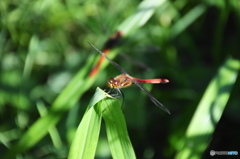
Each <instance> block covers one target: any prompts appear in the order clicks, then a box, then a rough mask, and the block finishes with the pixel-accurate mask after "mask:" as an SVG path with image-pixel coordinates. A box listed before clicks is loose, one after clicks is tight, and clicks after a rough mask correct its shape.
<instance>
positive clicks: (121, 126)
mask: <svg viewBox="0 0 240 159" xmlns="http://www.w3.org/2000/svg"><path fill="white" fill-rule="evenodd" d="M109 97H110V96H109V95H108V94H106V93H105V92H104V91H102V90H101V89H99V88H98V89H97V91H96V93H95V95H94V97H93V99H92V101H91V102H90V104H89V106H88V109H87V111H86V113H85V114H84V117H83V119H82V121H81V123H80V125H79V127H78V129H77V132H76V135H75V137H74V140H73V143H72V145H71V149H70V152H69V156H68V158H69V159H77V158H81V159H91V158H94V156H95V152H96V147H97V142H98V138H99V133H100V128H101V120H102V117H103V118H104V121H105V123H106V129H107V136H108V142H109V145H110V149H111V152H112V155H113V158H123V159H124V158H126V159H127V158H131V159H134V158H136V157H135V154H134V151H133V148H132V144H131V142H130V139H129V136H128V133H127V127H126V122H125V120H124V116H123V113H122V110H121V108H120V105H119V102H118V100H117V99H115V98H109Z"/></svg>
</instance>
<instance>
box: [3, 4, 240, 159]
mask: <svg viewBox="0 0 240 159" xmlns="http://www.w3.org/2000/svg"><path fill="white" fill-rule="evenodd" d="M141 3H142V1H139V0H134V1H127V0H121V1H116V0H108V1H97V0H90V1H82V0H63V1H60V0H37V1H30V0H20V1H14V0H12V1H8V0H1V2H0V14H1V17H0V18H1V25H0V28H1V29H0V143H1V144H0V155H1V156H3V155H4V154H5V153H6V152H8V151H11V148H12V147H13V146H14V145H15V144H16V143H17V142H18V141H19V140H20V139H21V138H22V135H23V134H24V133H25V132H26V131H27V130H28V129H29V128H31V126H32V124H33V123H35V122H36V121H37V120H38V119H40V118H41V116H43V115H44V114H46V113H47V112H48V110H49V109H51V107H52V106H53V105H54V104H53V103H54V101H55V100H56V98H58V99H59V98H61V97H62V96H64V95H61V94H63V93H62V91H63V89H64V88H66V86H67V85H68V84H69V83H70V82H71V81H72V80H73V79H76V76H78V74H79V72H81V71H85V72H86V77H84V78H82V79H79V81H81V82H82V83H86V85H88V87H87V88H85V87H84V88H83V89H82V92H81V93H79V95H78V96H77V97H74V98H76V99H77V100H76V102H75V101H74V102H72V103H71V95H69V94H70V93H66V91H65V93H66V94H68V95H69V103H68V105H66V109H65V110H64V111H63V113H62V114H61V115H60V116H58V117H57V119H56V124H54V125H55V126H54V127H53V129H54V133H53V134H52V135H49V134H46V135H43V137H42V138H41V139H39V140H38V141H36V143H34V144H33V145H31V146H29V147H28V148H26V149H25V150H20V151H21V153H19V154H18V155H16V158H19V159H20V158H25V159H26V158H29V159H31V158H34V159H36V158H66V157H67V155H68V151H69V148H70V146H71V143H72V139H73V137H74V133H75V131H76V129H77V127H78V125H79V123H80V121H81V119H82V116H83V114H84V112H85V109H86V107H87V105H88V103H89V102H90V100H91V98H92V96H93V94H94V92H95V90H96V88H97V87H101V88H102V89H106V88H107V85H106V82H107V80H108V78H109V77H114V76H116V75H119V74H120V72H119V71H118V70H117V69H116V68H114V67H113V66H112V65H107V66H106V67H104V69H101V71H100V72H99V73H98V74H97V75H96V79H95V80H93V81H91V82H89V81H88V78H87V74H88V73H89V72H90V71H91V68H92V67H93V66H94V65H95V62H96V61H97V60H98V58H99V56H100V54H98V53H97V52H96V51H95V50H93V49H92V48H91V46H90V45H89V44H88V41H89V42H91V43H92V44H93V45H95V46H96V47H97V48H99V49H102V48H103V46H104V44H105V42H106V41H107V39H108V38H109V37H110V36H111V35H112V34H114V33H115V32H116V31H117V30H119V29H123V30H120V31H122V32H123V34H124V37H123V38H122V39H121V40H120V43H119V44H118V45H117V46H116V48H117V51H116V53H117V56H115V58H114V61H116V62H117V63H119V64H120V65H121V66H122V67H124V69H125V70H126V71H127V72H128V73H129V74H130V75H132V76H134V77H137V78H159V77H162V78H168V79H169V80H170V83H168V84H160V85H150V84H145V85H144V86H145V87H146V88H147V89H148V90H151V93H152V94H153V95H154V96H155V97H156V98H157V99H158V100H159V101H160V102H162V103H163V104H164V105H165V106H166V107H167V108H168V109H169V110H170V112H171V115H168V114H167V113H165V112H163V111H162V110H161V109H159V108H157V107H155V106H154V104H153V103H152V102H151V101H150V100H149V99H148V98H147V97H146V95H144V93H142V92H141V91H140V90H139V89H138V88H137V87H136V86H131V87H129V88H126V89H123V92H124V95H125V102H124V107H123V112H124V115H125V118H126V122H127V127H128V131H129V136H130V139H131V142H132V144H133V147H134V149H135V153H136V156H137V158H144V159H150V158H177V156H178V155H179V153H181V151H182V150H183V147H184V146H183V145H184V143H185V142H186V140H185V139H186V136H187V133H186V132H187V128H188V127H189V124H190V123H191V121H192V117H193V115H194V113H196V110H197V108H198V106H199V105H200V104H199V103H200V101H201V99H202V97H203V95H204V94H205V93H206V89H207V88H208V86H209V84H210V83H211V81H212V80H213V79H214V77H216V76H217V74H218V70H219V69H220V68H221V67H224V66H225V62H226V61H227V59H230V58H231V59H234V60H236V61H238V60H239V58H240V56H239V54H240V53H239V51H240V29H239V28H240V1H239V0H231V1H227V0H218V1H214V0H204V1H198V0H196V1H186V0H181V1H174V0H172V1H163V3H161V4H158V5H156V8H155V9H154V11H153V13H152V14H151V15H150V16H149V18H146V19H145V20H143V21H144V22H143V23H142V24H141V25H139V22H135V21H133V19H134V18H135V17H134V16H135V13H136V12H137V8H138V7H139V5H140V4H141ZM154 3H156V2H154V1H153V4H154ZM156 4H157V3H156ZM145 5H146V4H145ZM143 7H144V6H143ZM131 16H132V17H131ZM131 18H133V19H131ZM129 19H130V20H129ZM123 23H124V27H121V26H123V25H121V24H123ZM128 27H129V28H131V30H130V31H126V30H124V29H126V28H128ZM110 54H111V52H110V53H109V55H110ZM238 62H239V61H238ZM106 64H108V63H107V62H106V63H105V65H106ZM238 68H239V66H238ZM238 72H239V70H235V76H236V77H235V78H236V80H233V81H232V82H231V83H230V84H229V87H228V88H226V94H227V96H229V98H226V99H225V100H224V102H223V103H226V104H224V106H221V109H220V112H219V113H220V115H219V116H220V117H221V118H220V119H217V120H216V123H215V125H214V127H213V130H212V131H210V133H209V134H207V135H206V136H207V139H206V140H204V141H203V142H205V144H206V145H207V147H204V151H202V150H201V149H202V147H201V138H200V140H199V144H196V145H192V146H194V147H195V148H197V149H198V146H199V152H198V153H197V158H210V155H209V152H210V150H216V151H230V150H231V151H238V152H240V149H239V147H240V144H239V143H240V136H239V134H240V131H239V130H238V127H239V124H240V118H239V112H240V102H239V99H240V92H239V85H240V80H239V76H238ZM224 79H226V80H227V81H228V77H226V78H224ZM224 79H223V80H224ZM73 88H74V87H73ZM68 91H69V92H71V90H68ZM59 96H60V97H59ZM73 96H74V95H73ZM210 96H211V93H210ZM63 99H64V97H63ZM119 100H121V99H119ZM209 102H210V101H209ZM211 102H212V101H211ZM55 105H56V104H55ZM219 107H220V106H219ZM209 113H210V112H209ZM51 119H52V120H54V121H55V117H54V116H53V117H52V118H51ZM201 120H202V118H201V116H200V117H199V118H198V121H199V122H201ZM206 125H207V124H206ZM43 127H44V125H43ZM197 128H198V125H196V129H197ZM37 133H38V132H36V134H37ZM29 140H34V136H32V138H31V139H30V138H29ZM36 140H37V139H36ZM26 142H27V141H26ZM238 157H239V156H238ZM96 158H99V159H108V158H111V153H110V150H109V147H108V143H107V138H106V133H105V129H104V123H103V127H102V129H101V134H100V138H99V144H98V149H97V152H96ZM178 158H181V157H178Z"/></svg>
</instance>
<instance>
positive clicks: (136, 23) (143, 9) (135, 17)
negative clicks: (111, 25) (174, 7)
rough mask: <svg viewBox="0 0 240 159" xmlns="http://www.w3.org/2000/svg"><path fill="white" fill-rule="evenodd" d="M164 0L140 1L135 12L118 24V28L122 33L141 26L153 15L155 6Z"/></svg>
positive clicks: (127, 32)
mask: <svg viewBox="0 0 240 159" xmlns="http://www.w3.org/2000/svg"><path fill="white" fill-rule="evenodd" d="M164 2H165V0H147V1H142V2H141V3H140V4H139V6H138V8H137V10H136V12H135V13H134V14H132V15H131V16H130V17H129V18H127V19H126V20H125V21H124V22H123V23H122V24H120V25H119V27H118V30H120V31H121V32H123V34H124V35H126V34H129V33H130V32H132V31H134V30H136V29H138V28H139V27H141V26H143V25H144V24H145V23H146V22H147V21H148V20H149V19H150V17H151V16H152V15H153V13H154V11H155V9H156V8H158V7H159V6H160V5H162V4H163V3H164Z"/></svg>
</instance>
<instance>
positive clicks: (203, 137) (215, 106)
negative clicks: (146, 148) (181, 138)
mask: <svg viewBox="0 0 240 159" xmlns="http://www.w3.org/2000/svg"><path fill="white" fill-rule="evenodd" d="M239 69H240V61H238V60H235V59H232V58H228V59H227V61H226V62H225V64H224V65H223V66H222V67H221V68H220V69H219V71H218V74H217V75H216V77H215V78H213V80H212V81H211V82H210V84H209V86H208V87H207V89H206V91H205V93H204V95H203V98H202V100H201V101H200V103H199V105H198V107H197V110H196V112H195V114H194V116H193V118H192V120H191V122H190V124H189V127H188V129H187V131H186V138H185V143H184V145H183V148H182V150H181V151H180V152H179V153H178V154H177V155H176V159H178V158H179V159H181V158H199V156H202V153H203V152H204V150H205V149H206V147H207V145H208V143H209V140H210V137H211V136H212V134H213V132H214V129H215V127H216V124H217V123H218V122H219V120H220V117H221V116H222V113H223V111H224V109H225V107H226V104H227V101H228V99H229V96H230V94H231V90H232V87H233V85H234V83H235V81H236V78H237V75H238V71H239Z"/></svg>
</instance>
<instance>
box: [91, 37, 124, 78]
mask: <svg viewBox="0 0 240 159" xmlns="http://www.w3.org/2000/svg"><path fill="white" fill-rule="evenodd" d="M88 43H89V44H90V45H91V46H92V47H93V48H94V49H95V50H97V52H99V53H100V54H101V55H102V56H104V57H105V58H106V59H107V60H108V61H109V62H110V63H111V64H112V65H113V66H115V67H116V68H117V69H118V70H119V71H120V72H121V73H123V74H127V75H128V73H127V72H126V71H124V69H123V68H122V67H121V66H120V65H119V64H117V63H116V62H113V61H112V60H110V59H109V58H108V57H107V56H106V55H105V54H104V53H103V52H101V51H100V50H98V49H97V48H96V47H95V46H94V45H93V44H91V43H90V42H88Z"/></svg>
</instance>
